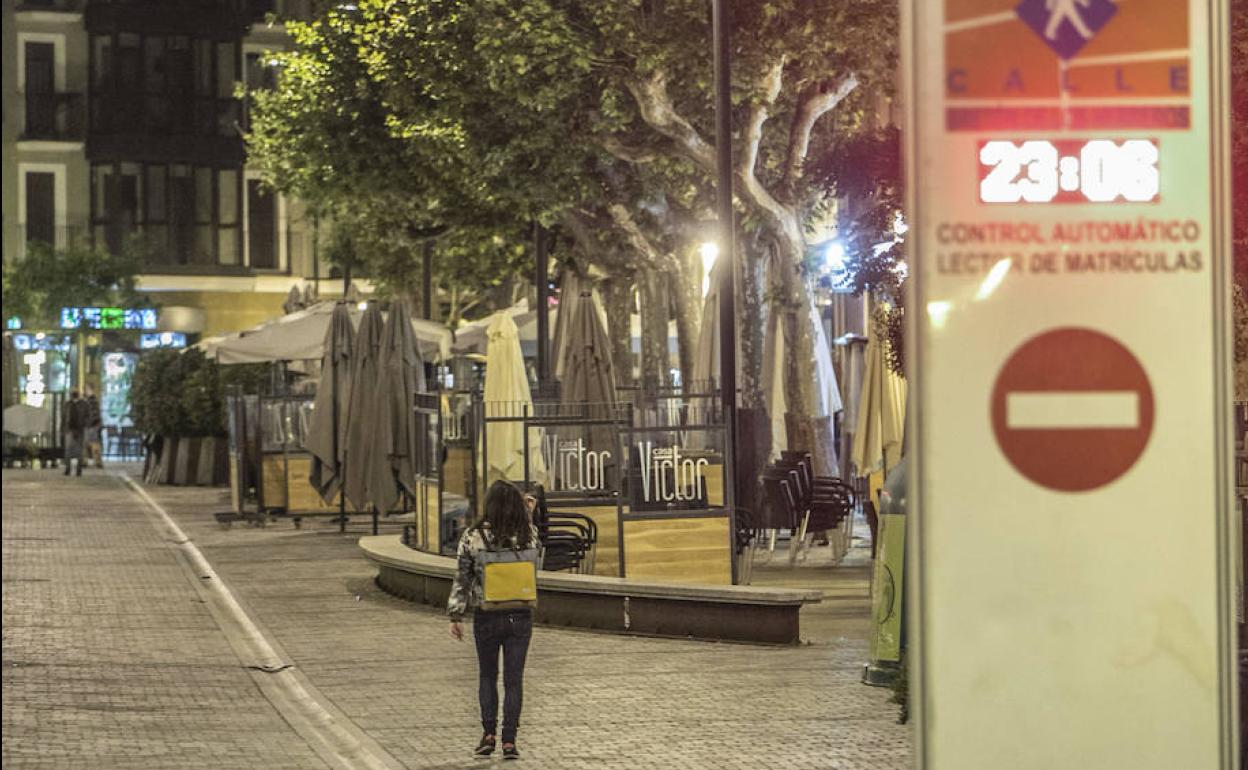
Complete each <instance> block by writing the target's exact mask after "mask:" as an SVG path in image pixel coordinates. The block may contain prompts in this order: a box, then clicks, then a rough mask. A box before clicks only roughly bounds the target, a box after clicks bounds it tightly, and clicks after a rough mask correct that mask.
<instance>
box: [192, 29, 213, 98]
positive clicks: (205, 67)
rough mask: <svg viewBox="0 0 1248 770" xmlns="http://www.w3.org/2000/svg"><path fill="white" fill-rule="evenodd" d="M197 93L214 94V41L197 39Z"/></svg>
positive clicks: (201, 94) (202, 94)
mask: <svg viewBox="0 0 1248 770" xmlns="http://www.w3.org/2000/svg"><path fill="white" fill-rule="evenodd" d="M195 93H197V94H199V95H200V96H211V95H212V41H211V40H196V41H195Z"/></svg>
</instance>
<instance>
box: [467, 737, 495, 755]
mask: <svg viewBox="0 0 1248 770" xmlns="http://www.w3.org/2000/svg"><path fill="white" fill-rule="evenodd" d="M472 753H473V756H477V757H488V756H489V755H491V754H493V753H494V736H493V735H483V736H481V742H480V743H478V744H477V748H476V749H474V750H473V752H472Z"/></svg>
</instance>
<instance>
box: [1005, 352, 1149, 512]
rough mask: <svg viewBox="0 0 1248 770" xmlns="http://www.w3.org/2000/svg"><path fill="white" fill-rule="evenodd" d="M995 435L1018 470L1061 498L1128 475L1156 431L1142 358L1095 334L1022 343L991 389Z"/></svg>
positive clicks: (1008, 360)
mask: <svg viewBox="0 0 1248 770" xmlns="http://www.w3.org/2000/svg"><path fill="white" fill-rule="evenodd" d="M992 429H993V433H994V434H995V435H996V437H997V443H998V444H999V445H1000V446H1001V451H1002V452H1003V453H1004V454H1005V456H1006V458H1007V459H1008V460H1009V461H1010V464H1011V465H1013V466H1014V468H1015V469H1016V470H1017V471H1018V472H1019V473H1021V474H1022V475H1024V476H1026V477H1027V478H1028V479H1031V480H1032V481H1034V482H1035V483H1037V484H1039V485H1040V486H1042V487H1045V488H1047V489H1052V490H1056V491H1059V492H1084V491H1087V490H1092V489H1097V488H1098V487H1103V486H1105V485H1106V484H1108V483H1110V482H1111V481H1113V480H1115V479H1117V478H1118V477H1119V476H1121V475H1122V474H1124V473H1126V472H1127V471H1128V470H1129V469H1130V468H1131V466H1133V465H1135V461H1136V460H1137V459H1139V457H1140V454H1142V453H1143V451H1144V447H1145V446H1147V445H1148V438H1149V436H1150V435H1152V432H1153V389H1152V386H1151V385H1149V382H1148V374H1146V373H1145V371H1144V367H1143V366H1142V365H1141V364H1140V361H1139V359H1137V358H1136V357H1135V356H1134V355H1132V353H1131V351H1129V350H1127V349H1126V348H1125V347H1124V346H1123V345H1122V343H1120V342H1118V341H1117V340H1114V339H1113V338H1111V337H1109V336H1107V335H1105V334H1101V333H1100V332H1096V331H1093V330H1091V329H1054V330H1052V331H1047V332H1044V333H1042V334H1039V335H1037V336H1035V337H1033V338H1031V339H1030V340H1027V342H1025V343H1023V345H1022V346H1020V347H1019V348H1018V349H1017V350H1015V351H1014V352H1013V353H1012V354H1011V355H1010V357H1009V358H1008V359H1007V360H1006V362H1005V366H1003V367H1002V369H1001V373H1000V374H999V375H997V380H996V384H995V385H994V386H993V390H992Z"/></svg>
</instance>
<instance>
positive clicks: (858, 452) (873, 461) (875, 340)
mask: <svg viewBox="0 0 1248 770" xmlns="http://www.w3.org/2000/svg"><path fill="white" fill-rule="evenodd" d="M887 344H888V342H887V341H886V340H884V339H882V335H880V334H879V333H873V334H872V335H871V337H870V339H869V340H868V341H867V352H866V366H865V371H864V372H863V383H862V398H861V401H860V403H859V406H858V415H857V417H858V423H857V425H856V426H855V428H854V446H853V454H852V455H851V460H852V462H853V465H854V467H855V469H856V472H857V473H858V475H860V476H866V475H868V474H871V473H874V472H876V471H880V470H882V471H884V472H886V473H887V472H888V470H889V469H891V468H893V467H895V466H896V465H897V463H898V461H899V460H900V459H901V446H902V439H903V437H904V432H905V414H906V383H905V380H903V379H902V378H901V377H898V376H897V375H896V374H894V373H893V371H892V370H891V369H889V368H888V362H887V360H886V357H885V352H886V348H885V346H886V345H887Z"/></svg>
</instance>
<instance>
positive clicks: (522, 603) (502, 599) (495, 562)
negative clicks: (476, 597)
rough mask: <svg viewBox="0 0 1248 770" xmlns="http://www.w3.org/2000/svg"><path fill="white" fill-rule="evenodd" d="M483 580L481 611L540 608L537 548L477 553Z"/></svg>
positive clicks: (479, 570)
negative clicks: (538, 600) (538, 603)
mask: <svg viewBox="0 0 1248 770" xmlns="http://www.w3.org/2000/svg"><path fill="white" fill-rule="evenodd" d="M475 556H476V562H477V570H478V578H479V579H480V580H481V598H482V602H481V609H483V610H494V609H517V608H524V607H536V606H537V565H538V562H540V561H541V551H540V550H539V549H538V548H535V547H533V548H504V549H502V550H497V551H496V550H485V551H477V553H476V555H475Z"/></svg>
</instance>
